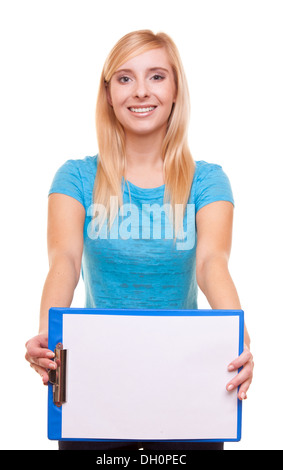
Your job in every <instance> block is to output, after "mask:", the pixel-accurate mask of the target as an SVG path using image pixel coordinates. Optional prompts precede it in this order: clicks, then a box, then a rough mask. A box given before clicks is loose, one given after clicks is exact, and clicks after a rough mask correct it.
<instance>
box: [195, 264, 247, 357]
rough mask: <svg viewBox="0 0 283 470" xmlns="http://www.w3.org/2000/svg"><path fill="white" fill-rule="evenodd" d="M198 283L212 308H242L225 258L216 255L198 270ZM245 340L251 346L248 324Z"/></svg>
mask: <svg viewBox="0 0 283 470" xmlns="http://www.w3.org/2000/svg"><path fill="white" fill-rule="evenodd" d="M197 283H198V285H199V287H200V289H201V291H202V292H203V293H204V295H205V296H206V298H207V301H208V302H209V304H210V306H211V308H212V309H229V310H230V309H231V310H233V309H235V310H242V307H241V304H240V299H239V296H238V293H237V290H236V287H235V285H234V282H233V280H232V278H231V276H230V273H229V269H228V263H227V260H226V259H225V258H221V257H215V258H212V259H211V260H210V261H207V262H206V263H205V264H204V265H203V266H202V267H201V269H199V270H198V271H197ZM244 341H245V344H246V345H247V346H248V348H249V347H250V337H249V334H248V331H247V328H246V325H245V334H244Z"/></svg>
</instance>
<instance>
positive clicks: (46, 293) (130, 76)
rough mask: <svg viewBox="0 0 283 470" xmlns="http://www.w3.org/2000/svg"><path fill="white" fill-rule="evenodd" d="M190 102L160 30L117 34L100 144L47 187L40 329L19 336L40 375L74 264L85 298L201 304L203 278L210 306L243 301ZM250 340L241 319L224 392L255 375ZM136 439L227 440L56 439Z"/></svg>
mask: <svg viewBox="0 0 283 470" xmlns="http://www.w3.org/2000/svg"><path fill="white" fill-rule="evenodd" d="M189 109H190V104H189V92H188V87H187V82H186V77H185V74H184V70H183V66H182V63H181V60H180V57H179V53H178V51H177V48H176V46H175V44H174V43H173V41H172V40H171V38H170V37H168V35H166V34H164V33H159V34H154V33H152V32H151V31H149V30H142V31H135V32H132V33H129V34H127V35H126V36H124V37H123V38H122V39H120V41H118V43H117V44H116V45H115V46H114V48H113V49H112V51H111V52H110V54H109V56H108V57H107V60H106V62H105V65H104V68H103V71H102V75H101V81H100V88H99V93H98V100H97V107H96V127H97V138H98V147H99V153H98V155H96V156H94V157H86V158H84V159H79V160H68V161H67V162H66V163H64V164H63V165H62V167H61V168H60V169H59V170H58V172H57V173H56V175H55V177H54V180H53V183H52V185H51V189H50V192H49V206H48V255H49V262H50V269H49V273H48V275H47V278H46V282H45V285H44V289H43V293H42V301H41V309H40V327H39V334H38V335H37V336H35V337H34V338H32V339H31V340H29V341H28V342H27V344H26V348H27V353H26V359H27V360H28V361H29V362H30V364H31V366H32V367H33V368H34V369H35V371H36V372H38V373H39V374H40V375H41V377H42V380H43V383H44V384H47V382H48V375H47V370H48V369H52V368H55V367H56V365H55V364H54V362H53V361H52V358H53V353H52V351H49V350H48V311H49V308H50V307H69V306H70V305H71V303H72V299H73V294H74V291H75V289H76V286H77V283H78V281H79V278H80V272H81V270H82V273H83V279H84V282H85V289H86V302H85V306H86V307H88V308H92V307H97V308H156V309H158V308H160V309H197V308H198V307H197V289H198V286H199V287H200V289H201V290H202V292H203V293H204V294H205V296H206V298H207V300H208V302H209V304H210V306H211V308H212V309H241V305H240V301H239V297H238V294H237V291H236V288H235V286H234V283H233V281H232V279H231V276H230V274H229V270H228V259H229V254H230V250H231V240H232V222H233V209H234V199H233V195H232V191H231V186H230V183H229V179H228V177H227V176H226V174H225V173H224V171H223V170H222V167H221V166H220V165H218V164H215V163H208V162H206V161H195V160H193V158H192V155H191V153H190V150H189V147H188V143H187V128H188V119H189ZM129 211H130V216H129ZM164 214H165V217H164ZM166 217H167V218H166ZM165 220H166V222H165ZM151 223H152V225H153V226H150V224H151ZM195 232H197V241H196V237H195V235H196V234H195ZM249 346H250V339H249V335H248V332H247V330H246V329H245V349H244V352H243V354H242V355H241V356H240V357H238V358H231V361H232V362H231V363H230V364H227V367H228V368H229V370H230V371H231V380H230V382H229V383H228V384H226V389H227V393H229V391H230V390H233V389H235V388H236V387H239V391H238V396H239V399H240V400H243V399H245V398H246V397H247V391H248V389H249V386H250V384H251V381H252V374H253V361H252V355H251V352H250V349H249ZM240 367H242V370H241V372H240V373H239V374H237V370H238V368H240ZM233 371H234V373H233ZM140 446H142V447H144V448H145V449H153V450H164V449H169V450H174V449H176V450H177V449H182V450H184V449H211V448H212V449H222V448H223V445H222V444H221V443H184V442H183V443H178V442H172V443H170V442H169V443H168V442H167V443H160V442H146V443H130V442H116V443H114V442H112V443H111V442H109V443H107V442H104V443H101V442H100V443H97V442H92V443H91V442H60V443H59V449H63V450H64V449H66V450H69V449H111V448H118V447H119V448H120V449H126V448H131V449H135V448H138V447H140Z"/></svg>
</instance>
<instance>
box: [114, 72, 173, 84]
mask: <svg viewBox="0 0 283 470" xmlns="http://www.w3.org/2000/svg"><path fill="white" fill-rule="evenodd" d="M164 78H165V77H163V76H162V75H159V74H155V75H153V77H151V79H150V80H154V81H159V80H163V79H164ZM118 81H119V82H120V83H129V82H130V81H131V78H130V77H127V76H123V77H120V78H119V79H118Z"/></svg>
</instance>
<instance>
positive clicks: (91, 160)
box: [61, 155, 98, 178]
mask: <svg viewBox="0 0 283 470" xmlns="http://www.w3.org/2000/svg"><path fill="white" fill-rule="evenodd" d="M97 160H98V155H95V156H93V157H85V158H79V159H69V160H67V161H66V162H65V163H63V165H62V166H61V168H62V169H63V170H65V171H66V172H68V171H70V172H72V171H76V172H77V173H78V176H81V177H87V178H90V177H91V176H95V174H96V170H97Z"/></svg>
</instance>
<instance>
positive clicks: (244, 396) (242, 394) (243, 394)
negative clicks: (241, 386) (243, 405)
mask: <svg viewBox="0 0 283 470" xmlns="http://www.w3.org/2000/svg"><path fill="white" fill-rule="evenodd" d="M241 398H242V400H244V399H245V398H246V394H245V392H242V393H241Z"/></svg>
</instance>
